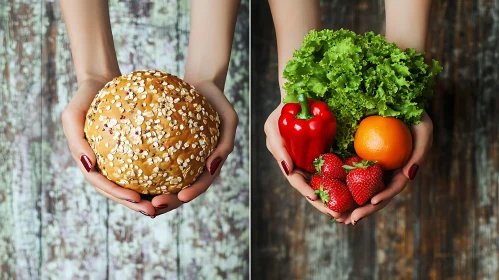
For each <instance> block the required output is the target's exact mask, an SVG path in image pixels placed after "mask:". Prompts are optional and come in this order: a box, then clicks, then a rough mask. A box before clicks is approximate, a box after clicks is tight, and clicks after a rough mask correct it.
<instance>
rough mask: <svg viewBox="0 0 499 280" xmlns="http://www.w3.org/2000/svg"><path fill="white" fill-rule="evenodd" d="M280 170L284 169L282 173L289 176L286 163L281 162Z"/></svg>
mask: <svg viewBox="0 0 499 280" xmlns="http://www.w3.org/2000/svg"><path fill="white" fill-rule="evenodd" d="M281 165H282V169H284V172H286V175H289V166H288V163H287V162H286V161H284V160H283V161H281Z"/></svg>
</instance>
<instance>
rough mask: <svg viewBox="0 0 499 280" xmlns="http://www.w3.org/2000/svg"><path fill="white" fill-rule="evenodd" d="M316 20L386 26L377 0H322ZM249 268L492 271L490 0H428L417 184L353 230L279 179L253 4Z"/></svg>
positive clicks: (262, 25) (262, 38)
mask: <svg viewBox="0 0 499 280" xmlns="http://www.w3.org/2000/svg"><path fill="white" fill-rule="evenodd" d="M322 12H323V13H322V15H323V18H322V19H323V26H324V27H325V28H333V29H338V28H340V27H343V28H348V29H351V30H354V31H356V32H365V31H370V30H371V31H375V32H383V30H384V1H382V0H359V1H340V0H335V1H323V5H322ZM252 18H253V20H252V103H253V106H252V112H251V113H252V117H253V119H252V120H253V121H252V131H253V133H252V135H253V137H252V200H251V203H252V204H251V205H252V215H251V224H252V244H251V247H252V257H251V259H252V276H253V277H254V278H255V279H383V280H384V279H473V280H474V279H499V262H498V260H499V236H498V233H499V224H498V218H499V1H497V0H478V1H472V0H455V1H451V0H433V12H432V16H431V23H430V26H431V27H430V28H431V31H430V35H429V37H430V39H429V42H428V47H427V55H428V56H430V57H433V58H435V59H437V60H439V61H440V62H441V64H442V65H443V66H444V71H443V72H442V73H441V74H440V76H439V79H438V82H437V87H436V92H435V96H434V98H433V106H432V108H431V110H430V112H429V114H430V115H431V117H432V119H433V121H434V126H435V129H434V133H435V135H434V143H433V149H432V150H431V152H430V154H429V156H428V158H427V159H426V161H425V163H424V164H423V165H422V166H421V168H420V170H419V174H418V176H417V178H416V180H415V181H414V182H413V183H411V184H410V185H409V186H408V187H407V188H406V189H405V191H404V192H403V193H401V194H400V195H399V196H397V197H396V198H395V199H394V200H392V202H391V203H390V204H389V205H388V206H387V207H386V208H385V209H383V210H382V211H381V212H379V213H378V214H376V215H375V216H373V217H370V218H367V219H364V220H362V221H361V222H360V223H359V224H358V225H356V226H349V227H346V226H344V225H339V226H330V225H328V223H327V222H328V219H327V217H325V216H324V215H322V214H320V213H319V212H318V211H317V210H315V208H313V207H312V206H311V205H309V204H308V203H307V202H306V201H305V199H304V198H303V197H302V196H301V195H300V194H299V193H298V192H297V191H295V190H294V189H293V188H292V187H291V186H290V185H289V184H288V183H287V181H286V180H285V178H284V176H282V175H281V174H282V173H281V171H280V170H279V166H278V165H277V163H276V162H275V160H274V159H273V158H272V156H271V154H270V153H269V152H268V151H267V149H266V147H265V134H264V132H263V125H264V122H265V120H266V118H267V116H268V115H269V114H270V112H271V111H272V110H273V109H274V108H275V106H276V105H277V104H278V102H279V92H278V84H277V56H276V45H275V35H274V29H273V25H272V19H271V16H270V11H269V7H268V4H267V3H266V1H263V0H259V1H252Z"/></svg>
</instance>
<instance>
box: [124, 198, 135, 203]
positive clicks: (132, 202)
mask: <svg viewBox="0 0 499 280" xmlns="http://www.w3.org/2000/svg"><path fill="white" fill-rule="evenodd" d="M125 200H126V201H128V202H131V203H137V201H133V200H130V199H125Z"/></svg>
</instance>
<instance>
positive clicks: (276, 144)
mask: <svg viewBox="0 0 499 280" xmlns="http://www.w3.org/2000/svg"><path fill="white" fill-rule="evenodd" d="M282 106H283V105H280V106H279V107H277V108H276V109H275V110H274V111H273V112H272V113H271V114H270V116H269V117H268V119H267V121H266V122H265V134H266V135H267V148H268V149H269V151H270V152H271V153H272V155H273V156H274V158H275V159H276V160H277V163H278V164H279V166H281V170H282V172H283V173H284V174H285V175H286V178H287V179H288V181H289V183H290V184H291V186H293V187H294V188H295V189H296V190H298V191H299V192H300V193H301V194H302V195H303V196H305V197H306V198H307V200H308V201H309V202H310V203H311V204H312V205H313V206H314V207H315V208H317V210H319V211H321V212H322V213H324V214H326V215H329V216H330V217H332V218H334V219H335V220H336V222H338V223H345V224H347V225H348V224H352V225H355V224H356V223H357V222H359V221H360V220H361V219H363V218H365V217H367V216H369V215H371V214H373V213H375V212H377V211H379V210H381V209H383V208H384V207H385V206H386V205H387V204H388V203H389V202H390V201H391V200H392V198H393V197H395V196H396V195H397V194H399V193H400V192H401V191H402V190H403V189H404V188H405V186H406V185H407V183H408V182H409V180H413V179H414V177H415V176H416V173H417V171H418V168H419V164H420V163H421V162H422V161H423V159H424V158H425V156H426V154H427V152H428V151H429V150H430V148H431V145H432V143H433V123H432V121H431V119H430V117H429V116H428V114H427V113H426V112H423V114H422V115H421V122H420V123H419V124H417V125H415V126H413V127H411V128H410V129H411V133H412V139H413V151H412V154H411V156H410V158H409V160H408V161H407V163H406V164H405V166H404V167H402V168H399V169H397V170H394V171H393V173H392V178H391V181H390V183H389V184H388V185H387V187H386V189H385V190H384V191H382V192H380V193H378V194H377V195H375V196H374V197H373V198H371V201H370V202H371V203H368V204H366V205H364V206H361V207H359V208H356V209H355V210H353V211H351V212H346V213H337V212H334V211H331V210H330V209H328V208H327V207H324V203H322V201H321V200H320V199H319V198H318V196H317V195H316V194H315V193H314V190H313V189H312V187H311V186H310V185H309V184H308V181H309V179H310V174H309V173H307V172H306V171H303V170H301V169H295V168H294V166H293V160H292V159H291V157H290V155H289V154H288V152H287V151H286V148H285V147H284V142H283V140H282V138H281V135H280V133H279V127H278V119H279V116H280V114H281V109H282Z"/></svg>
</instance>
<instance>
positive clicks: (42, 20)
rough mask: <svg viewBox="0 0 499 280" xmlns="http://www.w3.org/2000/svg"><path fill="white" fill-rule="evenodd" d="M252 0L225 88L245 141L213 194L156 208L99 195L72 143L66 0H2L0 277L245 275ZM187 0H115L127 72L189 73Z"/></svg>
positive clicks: (244, 11)
mask: <svg viewBox="0 0 499 280" xmlns="http://www.w3.org/2000/svg"><path fill="white" fill-rule="evenodd" d="M248 9H249V7H248V1H242V5H241V9H240V13H239V17H238V24H237V28H236V30H237V34H236V37H235V38H234V44H233V51H232V58H231V65H230V69H229V74H228V78H227V83H226V91H225V93H226V96H227V97H228V99H229V100H230V101H231V102H232V103H233V104H234V107H235V109H236V111H237V112H238V115H239V117H240V120H241V121H240V123H239V127H238V134H237V140H236V141H237V144H236V147H235V149H234V152H233V153H232V154H231V156H230V157H229V158H228V160H227V162H226V163H225V165H224V168H223V170H222V174H221V176H220V178H219V179H218V181H217V182H216V184H214V185H213V186H212V187H211V188H210V189H209V190H208V191H207V192H206V193H205V194H203V195H202V196H200V197H199V198H198V199H196V200H194V201H193V202H192V203H189V204H186V205H184V206H182V207H181V208H179V209H178V210H176V211H173V212H171V213H168V214H166V215H162V216H160V217H157V218H156V219H154V220H152V219H149V218H145V217H144V216H142V215H141V214H138V213H134V212H132V211H130V210H129V209H127V208H124V207H122V206H121V205H116V204H115V203H113V202H110V201H108V200H106V199H105V198H104V197H102V196H100V195H98V194H97V193H96V192H95V190H94V189H93V188H92V187H91V186H90V185H89V184H88V183H87V182H86V181H85V179H84V178H83V176H82V175H81V173H80V171H79V169H78V168H77V166H76V164H75V162H74V160H73V159H72V158H71V154H70V152H69V150H68V148H67V142H66V139H65V137H64V135H63V133H62V127H61V125H60V123H61V121H60V115H61V113H62V111H63V109H64V107H65V105H66V104H67V103H68V102H69V100H70V99H71V97H72V94H73V93H74V92H75V91H76V89H77V85H76V78H75V76H74V70H73V65H72V60H71V52H70V49H69V41H68V38H67V35H66V30H65V26H64V23H63V21H62V18H61V14H60V10H59V6H58V3H57V1H55V0H45V1H35V0H33V1H18V0H9V1H6V0H0V27H1V28H0V39H1V47H0V70H1V73H2V75H1V80H0V89H1V91H0V98H1V100H0V101H1V102H0V112H1V114H2V117H0V156H1V158H0V160H2V163H1V164H0V217H1V218H0V268H1V270H0V271H1V272H0V279H203V278H204V279H227V278H228V279H247V278H248V275H249V266H248V261H249V256H248V252H249V211H248V209H249V190H248V188H249V185H248V180H249V175H248V172H249V171H248V170H249V140H248V138H249V129H248V126H249V115H248V105H249V85H248V79H249V77H248V76H249V73H248V66H249V62H248V59H249V50H248V28H249V26H248V22H249V18H248ZM189 10H190V5H189V1H186V0H179V1H175V0H163V1H138V0H128V1H118V0H111V1H110V15H111V23H112V27H113V35H114V40H115V46H116V49H117V55H118V60H119V63H120V68H121V71H122V73H127V72H131V71H133V70H137V69H147V68H155V69H162V70H166V71H168V72H171V73H173V74H176V75H179V76H183V72H184V65H185V59H186V54H187V53H186V52H187V45H188V36H189Z"/></svg>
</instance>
